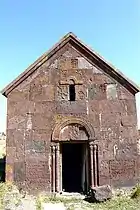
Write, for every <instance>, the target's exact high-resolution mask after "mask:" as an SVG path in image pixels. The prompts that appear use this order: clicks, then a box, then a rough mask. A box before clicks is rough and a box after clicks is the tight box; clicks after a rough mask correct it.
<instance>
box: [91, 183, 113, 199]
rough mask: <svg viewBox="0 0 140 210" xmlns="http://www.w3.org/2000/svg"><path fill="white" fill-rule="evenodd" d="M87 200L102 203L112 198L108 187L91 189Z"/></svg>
mask: <svg viewBox="0 0 140 210" xmlns="http://www.w3.org/2000/svg"><path fill="white" fill-rule="evenodd" d="M90 191H91V192H90V195H89V196H88V199H87V200H89V201H90V202H103V201H106V200H109V199H111V198H112V195H113V194H112V190H111V187H110V186H109V185H103V186H100V187H94V188H93V187H92V188H91V190H90Z"/></svg>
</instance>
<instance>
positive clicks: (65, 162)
mask: <svg viewBox="0 0 140 210" xmlns="http://www.w3.org/2000/svg"><path fill="white" fill-rule="evenodd" d="M59 137H60V139H61V142H60V154H61V157H62V172H61V173H62V189H63V191H66V192H79V193H81V192H83V193H84V192H87V190H88V186H89V185H90V173H89V169H90V166H89V163H90V161H89V159H90V156H89V145H88V139H89V135H88V133H87V131H86V129H85V127H84V126H82V125H80V124H77V123H72V124H69V125H67V126H65V127H64V128H63V129H62V130H61V131H60V136H59Z"/></svg>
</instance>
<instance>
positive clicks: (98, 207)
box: [37, 196, 140, 210]
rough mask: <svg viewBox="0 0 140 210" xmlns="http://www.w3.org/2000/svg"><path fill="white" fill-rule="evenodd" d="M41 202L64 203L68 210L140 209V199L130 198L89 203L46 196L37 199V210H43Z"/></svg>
mask: <svg viewBox="0 0 140 210" xmlns="http://www.w3.org/2000/svg"><path fill="white" fill-rule="evenodd" d="M41 202H46V203H50V202H51V203H59V202H63V203H64V205H65V207H66V209H67V210H75V209H82V210H138V209H140V198H139V199H132V198H129V197H122V196H120V197H116V198H114V199H112V200H110V201H106V202H104V203H88V202H86V201H83V200H81V199H78V198H75V197H72V198H64V197H63V196H62V197H61V196H59V197H57V196H46V197H41V196H40V197H39V198H38V199H37V210H41Z"/></svg>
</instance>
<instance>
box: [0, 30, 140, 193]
mask: <svg viewBox="0 0 140 210" xmlns="http://www.w3.org/2000/svg"><path fill="white" fill-rule="evenodd" d="M137 92H139V88H138V87H137V86H136V85H135V84H134V83H133V82H132V81H130V80H129V79H127V78H126V77H125V76H124V75H123V74H122V73H121V72H119V71H118V70H116V69H115V68H114V67H113V66H112V65H110V64H109V63H108V62H106V61H105V60H104V59H103V58H102V57H101V56H100V55H98V54H97V53H95V52H94V51H93V50H91V49H90V48H89V47H87V46H86V45H85V44H83V43H82V42H81V41H80V40H79V39H78V38H77V37H76V36H75V35H74V34H73V33H68V34H67V35H65V36H64V37H63V38H62V39H61V40H60V41H59V42H58V43H57V44H56V45H55V46H54V47H53V48H52V49H51V50H49V51H48V52H47V53H45V54H44V55H42V56H41V57H40V58H39V59H38V60H37V61H35V62H34V63H33V64H32V65H31V66H29V68H27V69H26V70H25V72H23V73H22V74H21V75H20V76H19V77H18V78H17V79H15V80H14V81H13V82H12V83H11V84H9V85H8V86H7V87H6V88H5V89H4V90H3V91H2V94H3V95H4V96H6V97H7V143H6V149H7V157H6V180H8V181H12V182H14V183H16V184H17V185H18V186H21V187H23V188H24V189H26V190H28V191H36V190H37V191H44V190H45V191H48V192H61V191H66V192H85V193H86V192H87V191H88V189H89V188H90V186H100V185H105V184H109V185H111V186H114V187H122V186H132V185H134V184H136V183H137V182H138V178H139V152H138V146H137V140H138V131H137V114H136V101H135V94H136V93H137Z"/></svg>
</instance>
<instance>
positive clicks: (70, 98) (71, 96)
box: [69, 84, 75, 101]
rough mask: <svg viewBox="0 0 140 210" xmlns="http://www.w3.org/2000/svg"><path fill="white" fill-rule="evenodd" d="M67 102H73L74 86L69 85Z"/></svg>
mask: <svg viewBox="0 0 140 210" xmlns="http://www.w3.org/2000/svg"><path fill="white" fill-rule="evenodd" d="M69 100H70V101H75V85H74V84H72V85H69Z"/></svg>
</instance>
